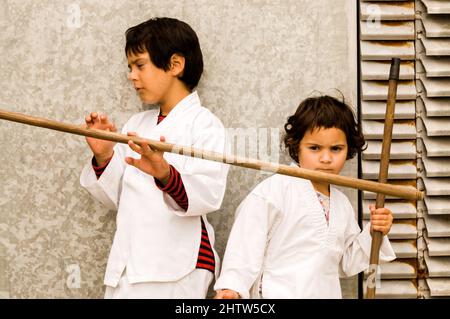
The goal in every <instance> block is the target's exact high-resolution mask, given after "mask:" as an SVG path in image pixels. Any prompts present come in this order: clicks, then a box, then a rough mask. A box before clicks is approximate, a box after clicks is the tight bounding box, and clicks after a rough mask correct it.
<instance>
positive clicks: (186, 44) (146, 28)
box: [125, 17, 203, 91]
mask: <svg viewBox="0 0 450 319" xmlns="http://www.w3.org/2000/svg"><path fill="white" fill-rule="evenodd" d="M125 36H126V45H125V54H126V55H127V56H128V55H130V54H135V55H136V54H139V53H144V52H145V51H147V52H148V54H149V56H150V59H151V61H152V62H153V64H154V65H155V66H156V67H158V68H160V69H163V70H164V71H168V70H169V68H170V58H171V57H172V55H173V54H179V55H181V56H183V57H184V59H185V65H184V71H183V73H182V74H181V76H180V77H179V79H180V80H181V81H182V82H183V83H185V84H186V87H187V88H188V89H189V90H190V91H192V90H193V89H194V88H195V87H196V86H197V84H198V82H199V81H200V77H201V75H202V73H203V55H202V51H201V49H200V44H199V41H198V38H197V34H196V33H195V31H194V30H193V29H192V28H191V27H190V26H189V25H188V24H187V23H185V22H183V21H180V20H177V19H173V18H166V17H162V18H152V19H150V20H148V21H145V22H143V23H141V24H139V25H136V26H134V27H131V28H129V29H128V30H127V31H126V32H125Z"/></svg>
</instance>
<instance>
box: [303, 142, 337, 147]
mask: <svg viewBox="0 0 450 319" xmlns="http://www.w3.org/2000/svg"><path fill="white" fill-rule="evenodd" d="M304 144H306V145H323V144H321V143H319V142H306V143H304ZM331 146H332V147H335V146H340V147H344V146H345V144H332V145H331Z"/></svg>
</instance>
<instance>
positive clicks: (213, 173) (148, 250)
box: [80, 92, 228, 298]
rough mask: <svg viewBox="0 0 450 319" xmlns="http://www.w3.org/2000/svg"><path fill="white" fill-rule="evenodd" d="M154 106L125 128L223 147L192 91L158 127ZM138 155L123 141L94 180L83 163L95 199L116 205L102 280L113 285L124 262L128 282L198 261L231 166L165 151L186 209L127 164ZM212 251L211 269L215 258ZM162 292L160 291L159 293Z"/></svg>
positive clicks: (216, 125)
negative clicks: (182, 189) (183, 193)
mask: <svg viewBox="0 0 450 319" xmlns="http://www.w3.org/2000/svg"><path fill="white" fill-rule="evenodd" d="M158 114H159V109H153V110H150V111H146V112H142V113H139V114H136V115H134V116H133V117H131V119H130V120H129V121H128V122H127V123H126V124H125V126H124V127H123V129H122V133H123V134H126V133H127V132H137V134H138V135H139V136H141V137H145V138H148V139H153V140H158V141H159V138H160V136H165V137H166V142H167V143H173V144H178V145H182V146H192V147H194V148H199V149H205V150H211V151H216V152H221V153H224V152H225V151H226V142H225V129H224V127H223V125H222V123H221V122H220V120H219V119H217V118H216V117H215V116H214V115H213V114H212V113H211V112H210V111H209V110H207V109H206V108H204V107H202V106H201V104H200V100H199V97H198V95H197V93H196V92H193V93H192V94H190V95H189V96H187V97H186V98H184V99H183V100H182V101H180V102H179V103H178V104H177V105H176V106H175V108H173V109H172V111H171V112H170V113H169V114H168V116H167V117H166V118H165V119H164V121H162V122H161V123H159V124H158V125H157V118H158ZM126 156H131V157H134V158H139V156H140V155H139V154H137V153H135V152H134V151H132V150H131V148H129V146H128V145H126V144H117V145H116V146H115V147H114V156H113V158H112V159H111V161H110V163H109V164H108V166H107V167H106V169H105V170H104V172H103V174H102V175H101V177H100V178H99V179H98V180H97V178H96V176H95V173H94V170H93V168H92V165H91V162H89V163H87V164H86V166H85V167H84V169H83V171H82V174H81V178H80V182H81V185H82V186H83V187H85V188H86V189H87V190H88V191H89V192H90V193H91V194H92V195H93V196H94V197H95V198H96V199H98V200H99V201H100V202H102V203H103V204H104V205H106V206H107V207H108V208H110V209H111V210H117V220H116V223H117V230H116V233H115V236H114V241H113V244H112V248H111V252H110V255H109V259H108V264H107V268H106V273H105V279H104V283H105V284H106V285H108V286H111V287H116V286H117V285H118V283H119V280H120V278H121V276H122V274H123V272H124V269H125V267H126V276H127V281H128V282H129V283H130V284H134V283H143V282H176V281H178V280H180V279H181V278H183V277H185V276H186V275H188V274H190V273H191V272H192V271H193V270H194V269H195V267H196V262H197V257H198V253H199V247H200V238H201V220H200V218H203V220H204V222H205V225H206V229H207V231H208V235H209V240H210V242H211V246H213V245H214V231H213V229H212V227H211V225H210V224H209V223H208V221H207V219H206V217H205V216H204V215H205V214H207V213H210V212H213V211H216V210H218V209H219V208H220V206H221V203H222V199H223V196H224V192H225V187H226V178H227V173H228V165H225V164H221V163H217V162H213V161H205V160H201V159H198V158H192V157H187V156H181V155H176V154H173V153H164V158H165V159H166V160H167V162H168V163H169V164H171V165H173V166H174V167H175V168H176V169H177V170H178V172H179V173H180V175H181V178H182V180H183V184H184V187H185V190H186V193H187V197H188V201H189V207H188V210H187V211H186V212H185V211H184V210H182V209H181V208H180V207H179V206H178V205H177V204H176V202H175V201H174V200H173V199H172V198H171V197H170V196H169V195H168V194H166V193H163V192H162V191H161V190H160V189H158V187H157V186H156V184H155V181H154V178H153V176H151V175H148V174H146V173H144V172H142V171H140V170H138V169H137V168H135V167H133V166H131V165H127V164H126V162H125V157H126ZM214 253H215V260H216V269H218V268H219V258H218V256H217V253H216V252H215V251H214ZM162 298H164V296H162Z"/></svg>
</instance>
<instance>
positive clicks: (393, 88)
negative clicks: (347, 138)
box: [366, 58, 400, 299]
mask: <svg viewBox="0 0 450 319" xmlns="http://www.w3.org/2000/svg"><path fill="white" fill-rule="evenodd" d="M399 72H400V59H398V58H393V59H392V61H391V69H390V71H389V89H388V99H387V105H386V116H385V121H384V133H383V144H382V148H381V160H380V173H379V175H378V182H380V183H387V179H388V170H389V158H390V154H391V141H392V130H393V127H394V113H395V100H396V99H397V82H398V79H399ZM384 196H385V195H384V194H382V193H378V194H377V199H376V203H375V207H376V208H383V207H384ZM382 240H383V234H382V233H381V232H380V231H374V232H373V234H372V247H371V250H370V263H369V275H368V277H367V294H366V298H367V299H374V298H375V289H376V279H377V273H378V262H379V257H380V246H381V242H382Z"/></svg>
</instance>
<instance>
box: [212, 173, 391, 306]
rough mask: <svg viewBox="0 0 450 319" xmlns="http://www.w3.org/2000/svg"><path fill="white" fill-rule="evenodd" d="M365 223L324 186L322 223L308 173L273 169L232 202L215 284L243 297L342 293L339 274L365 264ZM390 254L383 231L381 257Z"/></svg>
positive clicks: (332, 295) (367, 251)
mask: <svg viewBox="0 0 450 319" xmlns="http://www.w3.org/2000/svg"><path fill="white" fill-rule="evenodd" d="M370 249H371V235H370V223H369V224H368V225H367V226H366V227H365V228H364V230H363V231H362V232H361V230H360V228H359V226H358V223H357V221H356V218H355V216H354V212H353V208H352V206H351V204H350V202H349V200H348V198H347V197H346V196H345V195H344V194H343V193H342V192H340V191H339V190H338V189H336V188H335V187H334V186H332V185H331V186H330V215H329V226H327V222H326V219H325V215H324V211H323V208H322V206H321V204H320V203H319V200H318V198H317V194H316V191H315V190H314V188H313V186H312V184H311V182H310V181H309V180H305V179H300V178H295V177H289V176H284V175H273V176H271V177H269V178H268V179H266V180H264V181H263V182H262V183H260V184H259V185H258V186H257V187H256V188H255V189H254V190H253V191H252V192H251V193H250V194H249V195H248V196H247V197H246V199H245V200H244V201H243V202H242V203H241V204H240V205H239V207H238V209H237V217H236V221H235V223H234V225H233V228H232V230H231V233H230V237H229V240H228V244H227V248H226V251H225V256H224V260H223V265H222V271H221V274H220V277H219V279H218V280H217V282H216V284H215V286H214V289H215V290H219V289H232V290H235V291H237V292H238V293H239V294H240V295H241V296H242V298H289V299H290V298H296V299H300V298H342V295H341V287H340V282H339V277H340V276H352V275H355V274H357V273H359V272H361V271H363V270H364V269H367V268H368V266H369V256H370ZM393 259H395V253H394V251H393V249H392V247H391V245H390V243H389V240H388V238H387V236H384V238H383V241H382V245H381V250H380V261H391V260H393Z"/></svg>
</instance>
